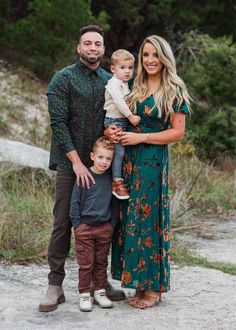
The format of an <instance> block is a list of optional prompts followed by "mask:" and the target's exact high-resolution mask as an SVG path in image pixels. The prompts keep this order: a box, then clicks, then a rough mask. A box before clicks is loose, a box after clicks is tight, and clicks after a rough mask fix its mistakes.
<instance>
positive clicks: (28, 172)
mask: <svg viewBox="0 0 236 330" xmlns="http://www.w3.org/2000/svg"><path fill="white" fill-rule="evenodd" d="M0 182H1V187H0V188H1V194H0V200H1V203H0V212H1V221H0V258H2V257H3V258H5V259H8V260H12V261H13V260H20V259H23V260H26V259H29V260H30V259H38V258H40V257H45V255H46V250H47V246H48V241H49V235H50V232H51V226H52V221H51V220H52V203H53V187H54V177H49V176H48V175H47V174H46V173H45V172H43V171H39V170H34V169H29V168H28V169H26V168H25V169H23V168H20V167H14V166H9V165H8V166H7V165H6V166H4V165H3V164H1V167H0Z"/></svg>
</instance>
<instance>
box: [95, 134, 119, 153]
mask: <svg viewBox="0 0 236 330" xmlns="http://www.w3.org/2000/svg"><path fill="white" fill-rule="evenodd" d="M99 147H100V148H104V149H106V150H112V151H114V144H113V143H111V142H110V140H109V139H108V138H107V137H106V136H101V137H100V138H98V139H97V140H96V142H95V143H94V145H93V149H92V152H95V151H96V149H97V148H99Z"/></svg>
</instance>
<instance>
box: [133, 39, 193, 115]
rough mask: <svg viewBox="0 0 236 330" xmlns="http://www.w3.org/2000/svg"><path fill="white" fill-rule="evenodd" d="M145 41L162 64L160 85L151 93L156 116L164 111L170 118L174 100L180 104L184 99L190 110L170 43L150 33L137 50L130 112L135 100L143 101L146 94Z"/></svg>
mask: <svg viewBox="0 0 236 330" xmlns="http://www.w3.org/2000/svg"><path fill="white" fill-rule="evenodd" d="M146 43H151V44H152V45H153V46H154V47H155V49H156V51H157V56H158V58H159V60H160V61H161V62H162V64H163V68H162V74H161V83H160V86H159V87H157V90H156V91H155V92H154V93H153V97H154V101H155V106H157V108H158V117H161V116H162V115H163V113H165V114H166V116H168V117H169V116H170V118H171V117H172V116H173V114H174V111H173V104H174V102H175V103H176V105H177V106H180V105H181V103H182V102H183V101H185V102H186V105H187V107H188V109H189V111H190V96H189V94H188V91H187V88H186V86H185V84H184V82H183V80H182V79H181V78H180V77H179V76H178V75H177V72H176V63H175V58H174V55H173V52H172V49H171V47H170V45H169V44H168V42H167V41H166V40H165V39H163V38H162V37H160V36H157V35H151V36H149V37H147V38H145V39H144V41H143V43H142V44H141V46H140V50H139V55H138V68H137V76H136V78H135V80H134V85H133V90H132V92H131V93H130V95H129V97H128V102H129V106H130V108H131V110H132V112H134V113H135V112H136V104H137V102H139V101H143V100H144V99H145V98H146V97H147V95H148V87H147V78H148V75H147V72H146V71H145V70H144V67H143V48H144V45H145V44H146ZM151 110H153V108H152V109H151Z"/></svg>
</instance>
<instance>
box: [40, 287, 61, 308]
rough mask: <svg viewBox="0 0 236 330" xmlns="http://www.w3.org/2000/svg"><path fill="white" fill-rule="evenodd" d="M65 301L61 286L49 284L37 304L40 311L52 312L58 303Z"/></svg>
mask: <svg viewBox="0 0 236 330" xmlns="http://www.w3.org/2000/svg"><path fill="white" fill-rule="evenodd" d="M64 302H65V296H64V291H63V288H62V286H58V285H49V286H48V289H47V292H46V294H45V296H44V298H43V300H42V301H41V303H40V304H39V311H40V312H52V311H54V310H55V309H57V306H58V304H61V303H64Z"/></svg>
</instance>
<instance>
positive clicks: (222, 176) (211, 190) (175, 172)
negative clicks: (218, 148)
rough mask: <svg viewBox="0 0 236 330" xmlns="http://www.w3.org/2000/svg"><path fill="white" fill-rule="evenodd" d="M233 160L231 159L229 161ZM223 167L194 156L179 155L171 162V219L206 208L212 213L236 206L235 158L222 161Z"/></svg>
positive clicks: (174, 155) (207, 211)
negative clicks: (206, 162)
mask: <svg viewBox="0 0 236 330" xmlns="http://www.w3.org/2000/svg"><path fill="white" fill-rule="evenodd" d="M228 162H229V161H228V160H227V163H228ZM221 166H222V170H220V169H219V168H217V167H214V166H213V165H207V164H205V163H203V162H201V161H199V160H198V159H197V158H196V157H195V156H194V155H190V156H188V155H176V154H175V153H174V152H173V153H172V156H171V162H170V188H171V189H170V190H171V191H170V195H171V218H172V219H175V221H176V220H183V219H184V218H185V215H187V216H188V217H191V216H192V215H194V214H196V213H198V212H201V211H204V212H205V213H208V214H212V213H213V214H215V213H218V212H221V213H223V212H226V211H228V210H232V209H236V178H235V168H236V164H235V161H234V160H232V161H231V166H229V165H227V166H228V168H227V167H226V165H224V160H223V159H222V162H221Z"/></svg>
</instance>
